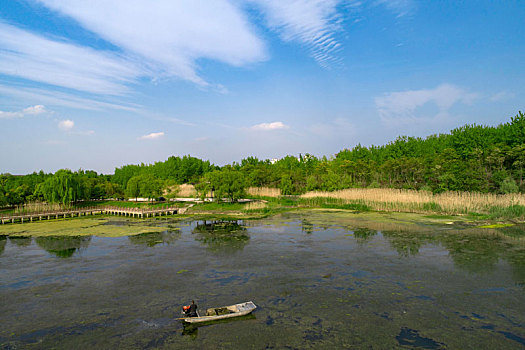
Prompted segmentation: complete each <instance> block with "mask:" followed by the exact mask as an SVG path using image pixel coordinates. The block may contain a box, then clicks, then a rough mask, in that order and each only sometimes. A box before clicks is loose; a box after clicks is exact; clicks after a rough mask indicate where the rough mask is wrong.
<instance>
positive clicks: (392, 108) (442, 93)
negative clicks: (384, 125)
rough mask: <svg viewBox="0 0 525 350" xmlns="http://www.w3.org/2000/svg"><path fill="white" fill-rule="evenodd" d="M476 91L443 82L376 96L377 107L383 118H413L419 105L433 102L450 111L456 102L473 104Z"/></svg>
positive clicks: (440, 109) (441, 109)
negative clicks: (472, 91) (418, 88)
mask: <svg viewBox="0 0 525 350" xmlns="http://www.w3.org/2000/svg"><path fill="white" fill-rule="evenodd" d="M476 97H477V95H476V94H475V93H471V92H468V91H467V90H465V89H462V88H460V87H457V86H455V85H451V84H442V85H439V86H438V87H436V88H434V89H422V90H408V91H400V92H389V93H386V94H384V95H383V96H380V97H376V98H375V104H376V108H377V110H378V112H379V115H380V116H381V118H383V119H389V118H394V119H395V118H407V117H409V118H412V117H414V112H415V111H416V109H418V108H419V107H422V106H425V105H427V104H432V105H434V106H436V107H438V109H439V111H440V113H443V112H446V111H448V109H450V108H451V107H452V106H453V105H454V104H456V103H464V104H471V103H472V101H473V100H474V99H475V98H476Z"/></svg>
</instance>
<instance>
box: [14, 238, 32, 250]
mask: <svg viewBox="0 0 525 350" xmlns="http://www.w3.org/2000/svg"><path fill="white" fill-rule="evenodd" d="M9 241H10V242H11V243H13V244H15V245H17V246H19V247H27V246H30V245H31V241H32V238H31V237H23V236H9Z"/></svg>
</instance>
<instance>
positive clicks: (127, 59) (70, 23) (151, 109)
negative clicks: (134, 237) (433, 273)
mask: <svg viewBox="0 0 525 350" xmlns="http://www.w3.org/2000/svg"><path fill="white" fill-rule="evenodd" d="M523 18H525V4H524V3H523V2H522V1H510V0H509V1H483V0H477V1H445V0H444V1H419V0H391V1H388V0H369V1H366V0H362V1H354V0H346V1H344V0H290V1H282V0H206V1H204V0H178V1H172V0H155V1H151V0H91V1H84V0H2V1H1V11H0V128H1V131H2V132H1V136H0V149H1V151H0V173H4V172H9V173H13V174H24V173H29V172H32V171H34V170H37V171H38V170H40V169H43V170H44V171H46V172H48V171H56V170H57V169H60V168H70V169H79V168H82V169H93V170H96V171H99V172H104V173H112V172H113V170H114V168H115V167H117V166H122V165H124V164H131V163H135V164H136V163H141V162H144V163H152V162H155V161H163V160H165V159H166V158H167V157H169V156H171V155H178V156H182V155H185V154H191V155H193V156H196V157H199V158H203V159H209V160H210V161H212V162H214V163H216V164H220V165H222V164H226V163H231V162H233V161H240V160H241V159H242V158H245V157H248V156H257V157H259V158H263V159H266V158H280V157H283V156H285V155H287V154H292V155H297V154H299V153H303V154H304V153H310V154H314V155H317V156H322V155H327V156H331V155H333V154H335V153H337V152H338V151H340V150H342V149H344V148H351V147H353V146H355V145H357V144H359V143H360V144H362V145H371V144H376V145H377V144H384V143H387V142H389V141H392V140H394V139H395V138H396V137H397V136H399V135H409V136H427V135H430V134H434V133H440V132H448V131H449V130H451V129H453V128H455V127H458V126H461V125H464V124H467V123H477V124H484V125H497V124H499V123H501V122H506V121H509V120H510V117H511V116H513V115H515V114H517V111H518V110H520V109H521V110H523V109H524V105H523V101H524V97H525V84H524V82H525V79H524V78H525V69H524V68H525V64H524V63H523V62H525V27H524V26H523Z"/></svg>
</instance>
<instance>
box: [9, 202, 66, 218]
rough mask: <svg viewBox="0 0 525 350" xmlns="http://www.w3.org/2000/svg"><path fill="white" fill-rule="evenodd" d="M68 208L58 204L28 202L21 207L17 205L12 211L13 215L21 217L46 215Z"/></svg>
mask: <svg viewBox="0 0 525 350" xmlns="http://www.w3.org/2000/svg"><path fill="white" fill-rule="evenodd" d="M69 208H70V206H67V205H62V204H58V203H41V202H29V203H26V204H23V205H18V206H17V207H16V208H15V210H14V211H13V213H14V214H15V215H22V214H27V213H46V212H52V211H62V210H65V209H69Z"/></svg>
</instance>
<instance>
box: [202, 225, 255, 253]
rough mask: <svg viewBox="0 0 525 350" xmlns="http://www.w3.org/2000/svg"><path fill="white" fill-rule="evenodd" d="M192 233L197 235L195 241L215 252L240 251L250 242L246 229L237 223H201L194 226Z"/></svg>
mask: <svg viewBox="0 0 525 350" xmlns="http://www.w3.org/2000/svg"><path fill="white" fill-rule="evenodd" d="M193 233H194V234H197V237H196V238H195V239H196V240H197V241H199V242H201V243H203V244H204V245H206V246H207V248H208V249H210V250H211V251H216V252H234V251H237V250H241V249H243V248H244V246H245V245H246V244H247V243H248V241H249V240H250V236H249V235H248V234H247V233H246V228H245V227H243V226H241V225H239V222H238V221H202V222H199V223H198V224H197V226H195V228H194V229H193Z"/></svg>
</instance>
